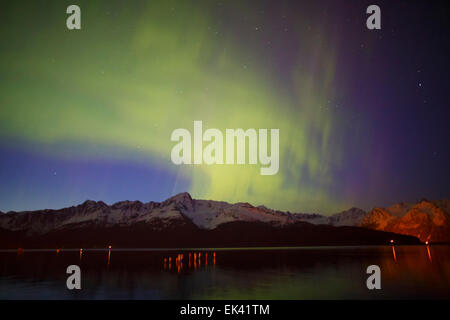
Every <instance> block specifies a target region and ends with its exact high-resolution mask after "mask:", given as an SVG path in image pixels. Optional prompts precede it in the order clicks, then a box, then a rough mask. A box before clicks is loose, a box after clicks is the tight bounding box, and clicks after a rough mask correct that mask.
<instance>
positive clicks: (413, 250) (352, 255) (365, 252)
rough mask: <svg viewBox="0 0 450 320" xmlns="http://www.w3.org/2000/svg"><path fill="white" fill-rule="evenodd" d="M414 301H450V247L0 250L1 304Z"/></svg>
mask: <svg viewBox="0 0 450 320" xmlns="http://www.w3.org/2000/svg"><path fill="white" fill-rule="evenodd" d="M194 253H195V258H194ZM198 253H201V256H200V257H199V256H198ZM181 254H182V255H183V256H182V258H181V256H179V255H181ZM189 254H191V256H190V258H189ZM177 258H178V259H177ZM72 264H76V265H79V266H80V268H81V286H82V289H81V290H72V291H70V290H68V289H67V288H66V279H67V277H68V275H67V274H66V268H67V266H69V265H72ZM374 264H375V265H378V266H379V267H380V268H381V287H382V288H381V290H368V289H367V287H366V280H367V277H368V276H369V275H367V274H366V268H367V267H368V266H369V265H374ZM412 298H430V299H433V298H434V299H435V298H441V299H442V298H443V299H450V246H429V247H427V246H395V247H391V246H382V247H319V248H318V247H308V248H262V249H258V250H250V249H245V248H240V249H192V250H154V249H148V250H146V249H128V250H119V249H112V250H86V249H84V250H83V251H82V252H81V253H80V251H79V250H72V251H68V250H62V251H59V252H57V250H45V251H42V250H41V251H29V250H25V251H24V252H21V251H19V252H18V251H15V250H14V251H0V299H412Z"/></svg>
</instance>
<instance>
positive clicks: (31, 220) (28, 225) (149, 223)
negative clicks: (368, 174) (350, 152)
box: [0, 192, 450, 241]
mask: <svg viewBox="0 0 450 320" xmlns="http://www.w3.org/2000/svg"><path fill="white" fill-rule="evenodd" d="M448 208H449V204H448V201H446V202H445V201H442V202H440V203H437V202H434V203H433V202H426V201H425V202H424V201H422V202H421V203H419V204H416V205H411V204H403V203H400V204H397V205H394V206H392V207H389V208H386V209H383V208H375V209H373V210H372V211H371V212H369V213H368V214H366V212H364V211H363V210H361V209H358V208H351V209H349V210H346V211H342V212H339V213H336V214H334V215H332V216H329V217H327V216H324V215H321V214H317V213H290V212H282V211H277V210H272V209H269V208H266V207H264V206H253V205H251V204H249V203H234V204H230V203H227V202H224V201H213V200H196V199H192V197H191V195H190V194H189V193H187V192H184V193H180V194H177V195H175V196H173V197H171V198H169V199H167V200H165V201H163V202H153V201H151V202H147V203H143V202H140V201H121V202H117V203H115V204H113V205H107V204H106V203H104V202H102V201H92V200H87V201H85V202H84V203H82V204H80V205H78V206H72V207H69V208H63V209H59V210H39V211H24V212H8V213H6V214H1V215H0V231H2V230H3V231H4V232H6V233H8V232H13V233H14V232H15V233H23V234H24V235H25V236H26V237H37V236H42V235H46V234H53V233H58V232H67V230H71V231H73V230H80V229H92V228H103V229H104V228H110V229H111V228H122V229H123V228H135V227H136V226H143V227H145V228H146V230H153V231H158V232H159V231H167V230H175V229H177V230H178V229H179V228H194V229H195V230H197V229H198V230H205V231H208V230H216V229H218V228H219V227H222V226H225V225H229V224H230V223H232V224H239V223H255V224H258V225H265V226H268V227H270V228H278V229H283V228H284V229H283V230H286V228H289V227H290V226H295V227H298V226H302V228H303V229H302V230H306V229H305V228H307V229H308V228H309V227H307V226H308V225H309V226H311V227H312V226H317V227H320V226H323V227H325V226H327V227H328V226H329V227H364V228H369V229H374V230H382V231H389V232H396V233H400V234H407V235H413V236H416V237H419V238H420V239H421V240H423V241H450V239H448V234H449V232H448V229H446V228H448V225H449V218H448V213H447V212H448ZM222 229H223V228H222ZM317 230H318V229H317ZM326 230H331V229H326ZM333 230H334V229H333ZM446 230H447V231H446ZM183 232H184V231H183ZM333 232H334V231H333ZM432 234H433V235H434V236H431V235H432ZM294 237H296V236H295V234H294ZM446 237H447V238H446ZM445 239H448V240H445Z"/></svg>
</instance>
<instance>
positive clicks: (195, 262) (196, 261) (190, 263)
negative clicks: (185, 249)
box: [108, 252, 216, 273]
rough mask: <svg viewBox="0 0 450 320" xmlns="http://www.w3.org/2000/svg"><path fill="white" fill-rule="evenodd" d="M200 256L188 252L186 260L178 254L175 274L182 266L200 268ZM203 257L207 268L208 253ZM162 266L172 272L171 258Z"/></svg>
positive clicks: (214, 261) (196, 253) (213, 262)
mask: <svg viewBox="0 0 450 320" xmlns="http://www.w3.org/2000/svg"><path fill="white" fill-rule="evenodd" d="M201 256H202V254H201V252H194V254H192V253H191V252H189V254H188V256H187V257H186V259H184V253H178V254H177V255H176V258H175V268H176V270H177V273H181V271H182V270H183V266H184V267H187V268H188V269H191V268H192V267H193V268H194V270H196V269H197V267H198V268H200V267H201V266H202V259H201ZM192 257H193V259H192ZM204 257H205V259H204V265H205V267H207V266H208V252H206V253H205V255H204ZM108 259H109V258H108ZM210 259H211V256H210ZM186 260H187V261H186ZM108 261H109V260H108ZM183 261H184V264H183ZM108 263H109V262H108ZM212 264H213V266H215V265H216V253H215V252H213V259H212ZM163 266H164V270H172V257H171V256H170V257H164V258H163Z"/></svg>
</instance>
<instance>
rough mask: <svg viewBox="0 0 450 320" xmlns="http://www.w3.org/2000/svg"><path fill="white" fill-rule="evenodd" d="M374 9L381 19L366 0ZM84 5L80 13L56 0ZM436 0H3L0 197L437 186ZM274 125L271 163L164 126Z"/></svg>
mask: <svg viewBox="0 0 450 320" xmlns="http://www.w3.org/2000/svg"><path fill="white" fill-rule="evenodd" d="M374 3H376V4H378V5H379V6H380V8H381V19H382V22H381V23H382V25H381V27H382V28H381V30H368V29H367V28H366V19H367V17H368V15H367V14H366V8H367V6H368V5H370V4H374ZM70 4H77V5H79V6H80V8H81V30H73V31H70V30H68V29H67V28H66V19H67V17H68V15H67V14H66V8H67V6H69V5H70ZM449 14H450V12H449V9H448V8H447V7H445V6H444V3H443V2H439V1H430V2H429V1H400V0H397V1H376V2H373V1H364V0H361V1H356V0H347V1H335V0H330V1H325V0H318V1H267V0H266V1H263V0H262V1H225V0H223V1H216V0H214V1H197V0H195V1H194V0H192V1H170V0H169V1H143V0H142V1H141V0H130V1H116V0H111V1H100V0H99V1H81V0H76V1H72V0H71V1H43V0H39V1H23V0H19V1H10V2H8V3H5V4H2V9H1V10H0V25H1V28H0V36H1V39H2V41H1V42H0V92H1V94H0V210H2V211H4V212H6V211H9V210H34V209H43V208H61V207H66V206H70V205H76V204H79V203H81V202H83V201H84V200H86V199H93V200H102V201H105V202H106V203H109V204H112V203H114V202H116V201H120V200H125V199H127V200H141V201H151V200H153V201H161V200H164V199H166V198H168V197H170V196H172V195H174V194H176V193H178V192H182V191H188V192H190V193H191V195H192V196H193V197H194V198H199V199H213V200H224V201H228V202H249V203H252V204H254V205H261V204H264V205H265V206H267V207H270V208H275V209H281V210H289V211H291V212H321V213H325V214H330V213H334V212H338V211H340V210H344V209H348V208H350V207H352V206H356V207H360V208H363V209H371V208H372V207H374V206H385V205H390V204H393V203H396V202H401V201H404V202H412V201H417V200H419V199H421V198H428V199H441V198H449V197H450V179H449V177H450V170H449V163H450V148H449V141H450V139H449V138H450V129H449V128H450V126H449V117H450V111H449V102H448V101H449V90H448V89H449V81H448V79H447V78H448V76H449V74H450V62H449V59H448V57H450V47H449V39H450V32H449V31H450V28H449V27H450V26H449V23H450V20H448V16H449ZM194 120H202V121H203V126H204V128H217V129H220V130H222V131H223V132H225V129H226V128H243V129H247V128H278V129H279V130H280V169H279V172H278V174H276V175H273V176H261V175H260V172H259V170H260V166H259V165H197V166H187V165H184V166H176V165H174V164H173V163H172V162H171V160H170V153H171V149H172V147H173V146H174V145H175V143H174V142H172V141H170V135H171V133H172V131H173V130H174V129H176V128H187V129H189V130H191V131H193V121H194Z"/></svg>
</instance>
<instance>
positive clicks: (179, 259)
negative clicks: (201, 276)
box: [163, 252, 216, 273]
mask: <svg viewBox="0 0 450 320" xmlns="http://www.w3.org/2000/svg"><path fill="white" fill-rule="evenodd" d="M201 256H202V253H201V252H198V253H196V252H194V253H193V254H192V253H191V252H190V253H189V255H188V262H187V268H189V269H191V268H192V267H194V269H197V268H200V267H201V266H202V260H201ZM212 256H213V261H212V262H213V265H215V264H216V253H215V252H213V254H212ZM209 257H211V255H210V256H209ZM183 259H184V254H183V253H179V254H177V255H176V256H175V257H174V260H175V267H176V270H177V273H181V271H182V270H183V268H186V264H184V263H183ZM167 262H169V270H171V262H172V257H164V258H163V266H164V270H166V269H167ZM204 266H205V267H207V266H208V253H206V252H205V253H204Z"/></svg>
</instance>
